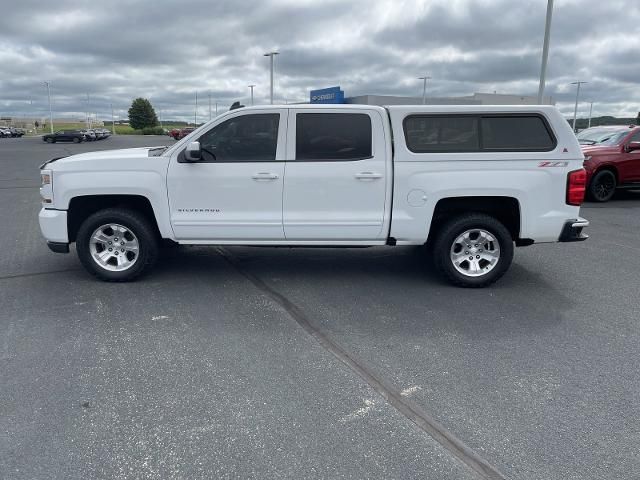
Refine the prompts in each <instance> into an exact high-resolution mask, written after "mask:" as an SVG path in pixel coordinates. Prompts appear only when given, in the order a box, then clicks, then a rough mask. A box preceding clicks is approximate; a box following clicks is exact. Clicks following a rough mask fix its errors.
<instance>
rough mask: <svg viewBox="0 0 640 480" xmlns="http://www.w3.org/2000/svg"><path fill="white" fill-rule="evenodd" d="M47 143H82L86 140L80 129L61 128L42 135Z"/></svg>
mask: <svg viewBox="0 0 640 480" xmlns="http://www.w3.org/2000/svg"><path fill="white" fill-rule="evenodd" d="M42 140H44V141H45V142H47V143H56V142H73V143H80V142H82V141H83V140H84V134H83V133H82V132H81V131H80V130H59V131H57V132H55V133H47V134H46V135H43V136H42Z"/></svg>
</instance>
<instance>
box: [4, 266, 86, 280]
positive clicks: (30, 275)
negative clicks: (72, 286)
mask: <svg viewBox="0 0 640 480" xmlns="http://www.w3.org/2000/svg"><path fill="white" fill-rule="evenodd" d="M78 271H80V269H79V268H65V269H62V270H52V271H49V272H32V273H16V274H15V275H0V280H11V279H14V278H26V277H39V276H41V275H53V274H54V273H66V272H78Z"/></svg>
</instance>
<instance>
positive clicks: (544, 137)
mask: <svg viewBox="0 0 640 480" xmlns="http://www.w3.org/2000/svg"><path fill="white" fill-rule="evenodd" d="M480 121H481V122H482V125H481V129H482V148H483V149H485V150H553V149H554V148H555V140H554V139H553V137H552V136H551V134H550V133H549V130H547V127H546V125H545V123H544V121H543V120H542V118H540V117H537V116H530V117H528V116H505V117H493V116H492V117H483V118H482V119H481V120H480Z"/></svg>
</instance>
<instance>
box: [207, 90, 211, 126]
mask: <svg viewBox="0 0 640 480" xmlns="http://www.w3.org/2000/svg"><path fill="white" fill-rule="evenodd" d="M207 95H208V96H209V120H211V92H209V93H207Z"/></svg>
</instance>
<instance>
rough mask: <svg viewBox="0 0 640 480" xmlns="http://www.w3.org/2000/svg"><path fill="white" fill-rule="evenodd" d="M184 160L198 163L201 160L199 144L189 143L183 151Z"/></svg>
mask: <svg viewBox="0 0 640 480" xmlns="http://www.w3.org/2000/svg"><path fill="white" fill-rule="evenodd" d="M184 158H185V160H186V161H187V162H199V161H200V160H202V150H200V142H191V143H189V145H187V148H186V150H185V151H184Z"/></svg>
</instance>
